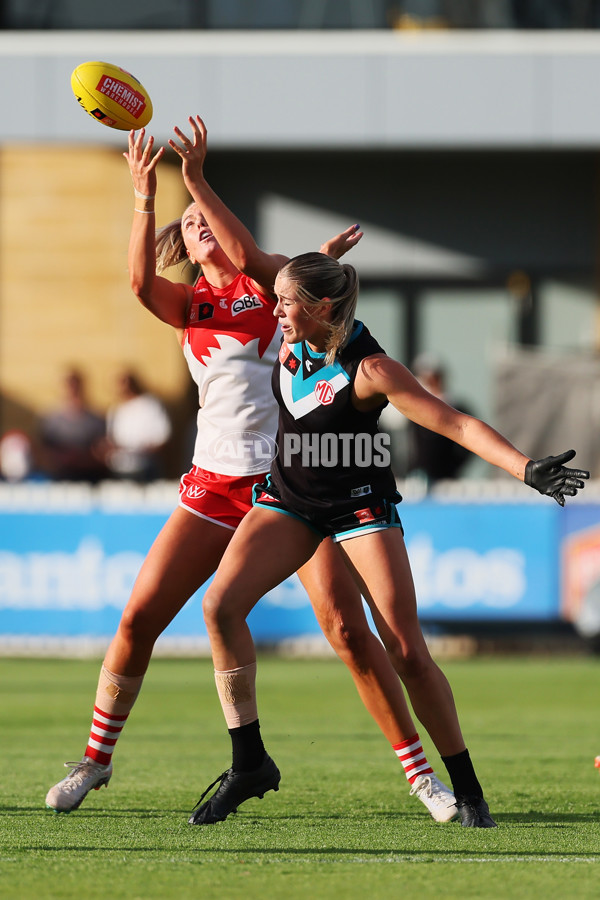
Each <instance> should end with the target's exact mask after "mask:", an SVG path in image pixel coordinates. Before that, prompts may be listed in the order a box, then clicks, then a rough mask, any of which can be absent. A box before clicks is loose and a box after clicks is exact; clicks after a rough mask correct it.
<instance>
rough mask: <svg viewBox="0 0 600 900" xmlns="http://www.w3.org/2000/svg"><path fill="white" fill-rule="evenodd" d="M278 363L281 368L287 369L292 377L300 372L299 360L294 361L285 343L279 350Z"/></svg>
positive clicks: (294, 358)
mask: <svg viewBox="0 0 600 900" xmlns="http://www.w3.org/2000/svg"><path fill="white" fill-rule="evenodd" d="M279 362H280V363H281V365H282V366H283V368H284V369H287V370H288V372H291V374H292V375H295V374H296V373H297V372H299V371H300V362H299V360H297V359H296V357H295V356H294V354H293V353H292V351H291V350H290V348H289V347H288V345H287V344H285V343H284V344H282V345H281V347H280V348H279Z"/></svg>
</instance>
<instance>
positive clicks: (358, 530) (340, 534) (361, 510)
mask: <svg viewBox="0 0 600 900" xmlns="http://www.w3.org/2000/svg"><path fill="white" fill-rule="evenodd" d="M401 500H402V497H401V496H400V494H399V493H398V491H395V493H394V494H393V495H392V496H390V497H378V496H376V495H374V494H372V495H368V496H367V497H360V498H357V499H356V500H355V501H354V502H353V503H352V504H348V503H344V504H343V510H342V509H339V510H337V512H340V513H341V514H340V515H333V514H334V513H336V509H335V507H334V508H331V507H330V508H329V509H327V510H318V509H316V508H315V512H314V514H311V515H310V516H306V515H301V514H300V513H297V512H295V511H294V510H293V509H292V508H291V507H290V506H287V505H286V504H285V503H284V502H283V500H282V499H281V497H280V496H279V494H278V492H277V489H276V488H275V486H274V485H273V483H272V481H271V476H270V475H268V476H267V478H266V479H265V481H263V482H262V484H255V485H254V487H253V488H252V505H253V506H260V507H261V508H262V509H273V510H275V511H276V512H280V513H282V514H283V515H284V516H291V518H292V519H296V520H297V521H298V522H302V523H303V524H304V525H306V526H307V527H308V528H310V530H311V531H313V532H315V534H317V535H318V536H319V537H320V538H322V539H323V538H326V537H330V538H331V539H332V540H333V541H334V542H335V543H339V542H340V541H346V540H348V539H349V538H353V537H359V536H362V535H365V534H371V533H372V532H375V531H383V530H384V529H386V528H400V529H401V530H402V533H403V534H404V529H402V522H401V521H400V516H399V515H398V510H397V508H396V504H397V503H399V502H400V501H401ZM365 503H367V504H368V505H367V506H365ZM340 506H341V505H340Z"/></svg>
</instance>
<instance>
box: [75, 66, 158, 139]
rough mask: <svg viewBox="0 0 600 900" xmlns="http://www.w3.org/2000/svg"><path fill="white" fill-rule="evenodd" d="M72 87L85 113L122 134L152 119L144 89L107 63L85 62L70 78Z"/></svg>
mask: <svg viewBox="0 0 600 900" xmlns="http://www.w3.org/2000/svg"><path fill="white" fill-rule="evenodd" d="M71 87H72V89H73V93H74V94H75V97H76V98H77V102H78V103H79V105H80V106H82V107H83V109H85V111H86V113H88V114H89V115H90V116H93V117H94V119H97V120H98V122H102V124H103V125H108V127H109V128H118V129H120V130H121V131H131V129H132V128H135V129H137V128H143V127H144V126H146V125H147V124H148V122H149V121H150V119H151V118H152V101H151V100H150V97H149V95H148V91H147V90H146V89H145V88H144V86H143V85H142V84H141V83H140V82H139V81H138V80H137V78H135V77H134V76H133V75H131V74H130V73H129V72H126V71H125V69H121V67H120V66H115V65H113V64H112V63H107V62H84V63H81V64H80V65H78V66H77V68H76V69H75V70H74V71H73V74H72V75H71Z"/></svg>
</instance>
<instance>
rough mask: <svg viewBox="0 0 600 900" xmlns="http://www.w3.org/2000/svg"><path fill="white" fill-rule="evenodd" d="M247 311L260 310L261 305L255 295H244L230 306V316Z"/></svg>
mask: <svg viewBox="0 0 600 900" xmlns="http://www.w3.org/2000/svg"><path fill="white" fill-rule="evenodd" d="M249 309H262V303H261V301H260V300H259V298H258V297H257V296H256V294H252V296H250V294H244V296H243V297H238V299H237V300H234V301H233V303H232V304H231V315H232V316H239V314H240V313H243V312H247V311H248V310H249Z"/></svg>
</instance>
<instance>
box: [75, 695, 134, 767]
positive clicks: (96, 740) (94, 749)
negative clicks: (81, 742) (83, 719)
mask: <svg viewBox="0 0 600 900" xmlns="http://www.w3.org/2000/svg"><path fill="white" fill-rule="evenodd" d="M128 716H129V713H127V715H125V716H115V715H114V714H111V715H109V714H108V713H105V712H102V710H101V709H99V708H98V707H97V706H94V717H93V719H92V728H91V731H90V736H89V738H88V745H87V747H86V748H85V755H86V756H89V757H90V758H91V759H94V760H95V761H96V762H98V763H100V764H101V765H102V766H107V765H108V764H109V762H110V761H111V758H112V755H113V750H114V749H115V744H116V743H117V741H118V739H119V735H120V734H121V731H122V730H123V726H124V725H125V722H126V721H127V718H128Z"/></svg>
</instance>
